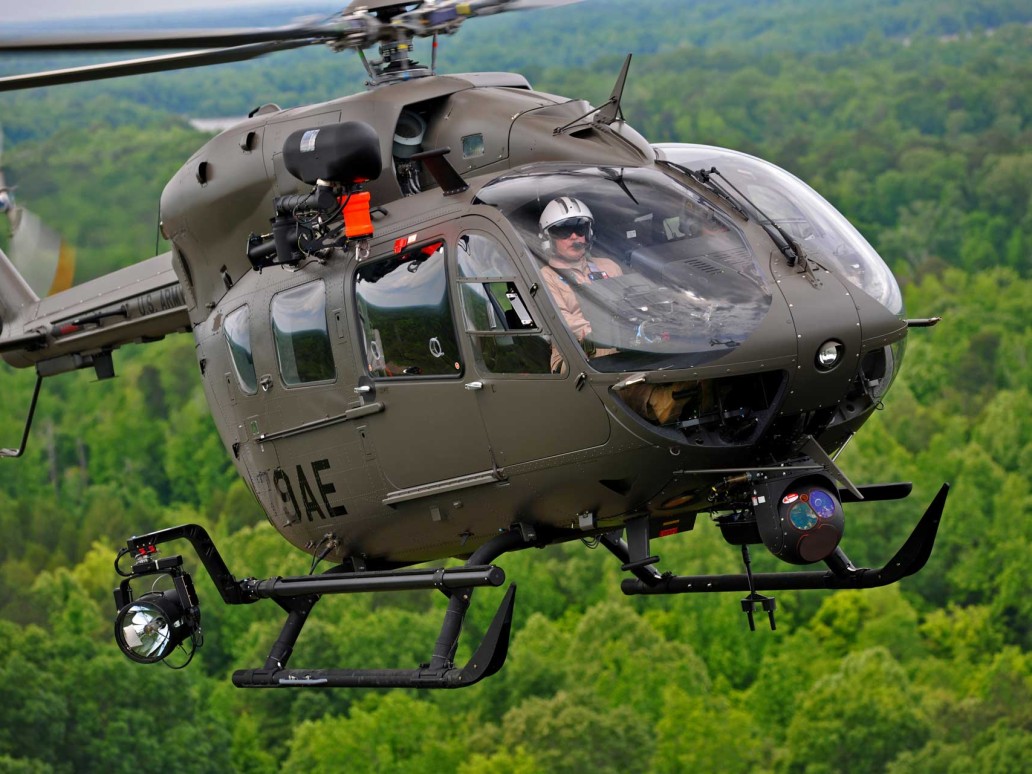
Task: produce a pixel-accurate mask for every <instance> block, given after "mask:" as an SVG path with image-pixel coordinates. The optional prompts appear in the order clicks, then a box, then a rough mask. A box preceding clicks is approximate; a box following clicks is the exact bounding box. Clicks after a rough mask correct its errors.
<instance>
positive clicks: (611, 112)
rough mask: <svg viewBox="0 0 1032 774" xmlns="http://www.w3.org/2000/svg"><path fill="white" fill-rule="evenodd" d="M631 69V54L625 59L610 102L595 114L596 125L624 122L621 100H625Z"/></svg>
mask: <svg viewBox="0 0 1032 774" xmlns="http://www.w3.org/2000/svg"><path fill="white" fill-rule="evenodd" d="M630 67H631V54H628V55H627V58H626V59H624V63H623V68H622V69H621V70H620V75H618V76H617V78H616V85H615V86H613V93H612V94H611V95H610V96H609V101H608V102H606V104H605V105H603V106H602V107H601V108H599V111H598V112H597V113H596V114H595V123H596V124H605V125H606V126H609V125H610V124H611V123H613V122H614V121H616V119H617V118H619V119H620V120H621V121H622V120H623V111H622V110H621V109H620V100H622V99H623V90H624V84H626V83H627V71H628V70H629V69H630Z"/></svg>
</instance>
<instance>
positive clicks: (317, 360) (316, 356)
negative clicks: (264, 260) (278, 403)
mask: <svg viewBox="0 0 1032 774" xmlns="http://www.w3.org/2000/svg"><path fill="white" fill-rule="evenodd" d="M272 332H273V337H274V339H275V341H276V357H277V358H278V360H279V367H280V376H281V377H282V378H283V383H284V384H285V385H287V386H288V387H296V386H298V385H302V384H309V383H311V382H326V381H332V380H333V379H335V378H336V377H337V372H336V368H335V367H334V365H333V352H332V350H331V349H330V334H329V331H328V330H327V328H326V287H325V286H324V285H323V283H322V281H321V280H317V281H316V282H309V283H306V284H304V285H299V286H298V287H296V288H291V289H290V290H284V291H283V292H281V293H277V294H276V295H274V296H273V297H272Z"/></svg>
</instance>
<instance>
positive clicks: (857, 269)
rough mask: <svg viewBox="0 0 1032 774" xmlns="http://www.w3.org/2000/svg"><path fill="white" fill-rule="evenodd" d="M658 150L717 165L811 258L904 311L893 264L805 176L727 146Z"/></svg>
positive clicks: (685, 162) (684, 161)
mask: <svg viewBox="0 0 1032 774" xmlns="http://www.w3.org/2000/svg"><path fill="white" fill-rule="evenodd" d="M656 149H657V150H658V151H659V152H660V153H661V154H662V155H663V157H664V158H665V159H667V160H669V161H672V162H674V163H675V164H679V165H681V166H683V167H687V168H688V169H692V170H698V169H705V170H709V169H711V168H713V167H716V168H717V169H718V170H719V171H720V174H721V175H722V176H724V177H726V178H727V179H728V180H730V181H731V182H732V183H733V184H734V186H735V187H736V188H737V189H738V190H740V191H741V192H742V193H743V194H744V195H745V196H747V197H748V198H749V200H750V201H751V202H753V203H754V204H755V205H756V206H757V207H758V208H759V209H760V210H762V211H763V213H764V214H765V215H766V216H767V217H769V218H770V219H771V220H772V221H774V222H775V223H777V224H778V226H780V227H781V228H782V229H784V230H785V231H786V232H787V233H789V234H790V235H791V236H792V238H793V239H795V241H796V242H797V243H798V244H799V245H801V246H802V248H803V250H804V251H805V252H806V254H807V256H808V257H809V258H811V259H812V260H814V261H816V262H817V263H818V264H820V265H822V266H824V267H825V268H826V269H828V270H829V271H831V272H833V273H835V274H836V275H838V276H839V277H841V278H842V279H844V280H846V281H848V282H851V283H852V284H853V285H855V286H856V287H858V288H860V289H861V290H863V291H864V292H865V293H867V294H868V295H869V296H871V298H873V299H875V300H876V301H878V302H879V303H881V304H882V306H884V307H885V308H886V309H888V310H889V311H890V312H892V313H893V314H896V315H900V314H903V296H902V294H901V293H900V290H899V285H898V284H897V283H896V279H895V277H893V276H892V272H891V271H889V267H888V266H886V265H885V262H884V261H883V260H882V259H881V257H880V256H879V255H878V253H876V252H875V250H874V248H873V247H871V245H870V244H869V243H868V242H867V240H866V239H864V238H863V236H861V234H860V232H859V231H857V230H856V229H855V228H853V226H852V224H850V222H849V221H848V220H846V218H845V217H844V216H843V215H842V214H841V213H839V212H838V210H836V209H835V208H834V207H832V206H831V205H830V204H828V202H827V201H825V199H824V198H823V197H822V196H821V195H820V194H818V193H817V192H816V191H814V190H813V189H812V188H811V187H810V186H808V185H807V184H806V183H804V182H803V181H802V180H800V179H799V178H797V177H795V176H794V175H792V174H789V173H788V172H786V171H785V170H783V169H781V168H780V167H776V166H774V165H773V164H771V163H769V162H767V161H763V160H762V159H758V158H756V157H755V156H749V155H748V154H745V153H740V152H738V151H733V150H727V149H726V148H714V147H711V146H708V145H681V144H670V145H657V146H656Z"/></svg>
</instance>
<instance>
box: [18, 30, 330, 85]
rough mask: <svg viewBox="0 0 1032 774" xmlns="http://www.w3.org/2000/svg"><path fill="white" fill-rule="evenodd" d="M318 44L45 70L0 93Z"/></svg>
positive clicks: (300, 42) (200, 64) (268, 45)
mask: <svg viewBox="0 0 1032 774" xmlns="http://www.w3.org/2000/svg"><path fill="white" fill-rule="evenodd" d="M319 42H321V41H320V40H310V39H309V40H284V41H279V42H271V43H253V44H251V45H247V46H233V47H232V48H215V49H210V50H206V51H189V52H186V53H183V54H162V55H160V56H149V57H143V58H141V59H129V60H125V61H121V62H105V63H103V64H95V65H84V66H82V67H69V68H66V69H63V70H47V71H44V72H39V73H27V74H25V75H11V76H8V77H6V78H0V91H16V90H18V89H31V88H35V87H37V86H57V85H59V84H62V83H81V82H83V81H99V80H102V79H104V78H118V77H120V76H123V75H141V74H143V73H159V72H165V71H166V70H184V69H186V68H188V67H204V66H206V65H211V64H224V63H226V62H242V61H244V60H247V59H254V58H256V57H259V56H262V55H264V54H271V53H273V52H274V51H286V50H288V49H291V48H301V47H302V46H308V45H311V44H313V43H319Z"/></svg>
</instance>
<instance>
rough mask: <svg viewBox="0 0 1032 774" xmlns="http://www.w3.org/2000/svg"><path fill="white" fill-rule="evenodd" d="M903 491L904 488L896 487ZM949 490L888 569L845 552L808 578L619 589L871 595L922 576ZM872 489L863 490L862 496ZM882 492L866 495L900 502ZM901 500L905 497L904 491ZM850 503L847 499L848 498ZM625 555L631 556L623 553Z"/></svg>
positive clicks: (656, 579) (653, 575) (692, 579)
mask: <svg viewBox="0 0 1032 774" xmlns="http://www.w3.org/2000/svg"><path fill="white" fill-rule="evenodd" d="M892 486H897V487H899V486H900V485H892ZM949 488H950V487H949V484H943V485H942V488H940V489H939V492H938V494H936V495H935V497H934V498H933V499H932V502H931V504H930V505H929V506H928V508H927V510H925V512H924V515H923V516H922V517H921V520H920V521H919V522H918V523H917V526H916V527H914V531H913V532H912V533H911V534H910V537H909V538H907V541H906V542H905V543H904V544H903V546H902V547H901V548H900V549H899V551H897V552H896V555H895V556H893V557H892V559H890V560H889V561H888V562H887V563H886V564H885V566H884V567H882V568H880V569H877V570H874V569H868V568H858V567H855V566H853V563H852V562H851V561H849V559H848V557H846V555H845V554H844V553H843V552H842V550H841V549H838V548H837V549H835V553H833V554H832V555H831V556H829V557H828V558H827V559H826V560H825V562H826V563H827V565H828V569H827V570H825V571H816V570H811V571H807V572H769V573H754V574H752V575H751V583H750V575H746V574H735V575H660V574H659V573H658V572H656V571H655V570H653V569H652V568H651V567H648V568H646V570H648V572H642V571H640V570H639V571H638V572H635V576H636V577H634V578H627V579H625V580H624V581H623V582H622V583H621V584H620V588H621V590H622V591H623V593H624V594H627V595H638V594H699V593H708V592H717V591H746V592H756V591H777V590H786V589H870V588H876V587H878V586H888V585H889V584H891V583H896V582H897V581H899V580H901V579H903V578H906V577H907V576H909V575H913V574H914V573H916V572H918V571H919V570H921V568H922V567H924V566H925V563H926V562H927V561H928V557H929V556H930V555H931V553H932V546H933V544H934V543H935V536H936V533H937V532H938V529H939V522H940V521H941V519H942V512H943V508H944V507H945V505H946V496H947V495H948V494H949ZM865 489H867V488H866V487H862V488H861V491H864V490H865ZM877 491H878V490H876V489H874V488H873V487H872V488H870V492H869V493H865V499H866V500H878V499H895V497H894V496H892V495H890V494H889V490H885V491H883V492H882V493H881V494H882V496H880V497H879V496H873V497H872V496H869V494H874V493H875V492H877ZM898 491H899V494H897V495H896V496H905V492H903V490H902V489H899V490H898ZM843 499H845V498H843ZM606 546H607V548H609V549H610V550H611V551H613V552H614V553H617V555H618V556H620V554H619V553H618V551H619V549H620V548H621V547H622V546H620V545H618V544H616V543H615V542H614V543H612V544H606ZM624 555H626V550H625V552H624Z"/></svg>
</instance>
